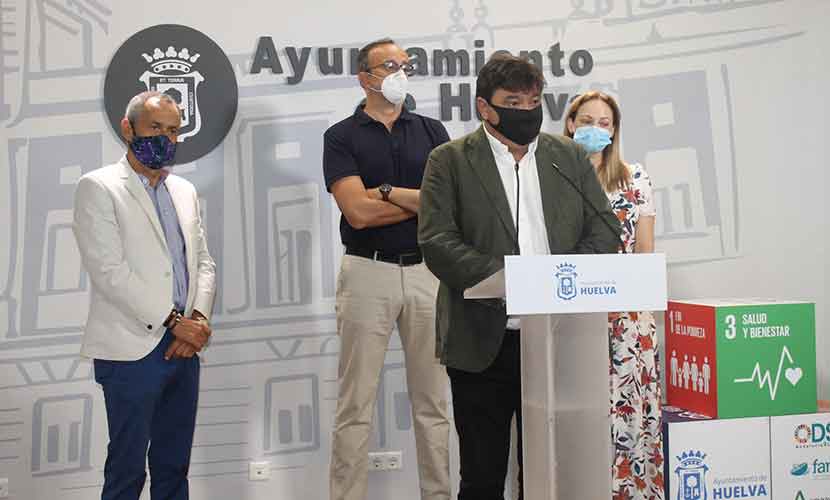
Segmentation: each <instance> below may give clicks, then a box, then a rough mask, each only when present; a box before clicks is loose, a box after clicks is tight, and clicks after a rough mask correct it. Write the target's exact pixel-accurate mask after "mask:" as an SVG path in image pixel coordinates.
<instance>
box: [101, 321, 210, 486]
mask: <svg viewBox="0 0 830 500" xmlns="http://www.w3.org/2000/svg"><path fill="white" fill-rule="evenodd" d="M172 341H173V334H172V333H170V332H169V331H167V332H166V333H165V334H164V337H163V338H162V340H161V342H159V345H158V346H156V348H155V349H153V351H152V352H151V353H150V354H148V355H147V356H145V357H144V358H142V359H140V360H138V361H108V360H101V359H96V360H95V362H94V366H95V381H96V382H98V383H99V384H101V386H102V387H103V389H104V402H105V404H106V408H107V425H108V428H109V438H110V443H109V447H108V449H107V461H106V464H105V465H104V489H103V492H102V494H101V499H102V500H138V498H139V496H140V495H141V490H142V489H143V488H144V481H145V479H146V474H145V470H144V466H145V461H146V462H148V463H149V467H150V477H151V482H150V497H151V498H152V499H153V500H187V498H188V484H187V472H188V468H189V467H190V449H191V446H192V444H193V430H194V427H195V424H196V404H197V400H198V396H199V359H198V358H197V357H196V356H194V357H192V358H189V359H171V360H169V361H165V359H164V353H165V351H166V350H167V348H168V347H169V345H170V343H171V342H172ZM148 444H149V446H150V449H149V453H148V451H147V446H148Z"/></svg>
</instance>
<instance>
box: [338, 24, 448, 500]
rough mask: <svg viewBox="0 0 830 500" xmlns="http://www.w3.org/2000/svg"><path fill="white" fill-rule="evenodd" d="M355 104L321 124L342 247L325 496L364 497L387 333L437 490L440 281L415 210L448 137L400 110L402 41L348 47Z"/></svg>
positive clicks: (440, 495)
mask: <svg viewBox="0 0 830 500" xmlns="http://www.w3.org/2000/svg"><path fill="white" fill-rule="evenodd" d="M358 65H359V69H360V73H359V74H358V79H359V81H360V86H361V87H362V88H363V90H364V92H365V93H366V101H365V105H361V106H359V107H358V108H357V109H356V110H355V112H354V114H353V115H352V116H350V117H348V118H346V119H345V120H343V121H341V122H339V123H336V124H334V125H332V126H331V127H330V128H329V129H328V130H327V131H326V133H325V137H324V150H323V171H324V174H325V181H326V186H327V188H328V190H329V191H330V192H331V193H332V195H334V199H335V200H336V201H337V205H338V206H339V207H340V211H341V212H342V214H343V216H342V218H341V220H340V235H341V239H342V241H343V245H345V247H346V252H345V253H346V255H344V256H343V260H342V262H341V265H340V275H339V276H338V279H337V303H336V309H337V332H338V334H339V335H340V363H339V369H338V378H339V382H340V385H339V392H338V398H337V413H336V415H335V423H334V436H333V440H332V441H333V442H332V456H331V471H330V488H331V500H364V498H365V497H366V479H367V473H368V452H369V448H368V446H369V434H370V432H371V424H372V412H373V409H374V407H375V395H376V393H377V388H378V381H379V377H380V372H381V369H382V367H383V362H384V358H385V356H386V347H387V344H388V343H389V336H390V335H391V333H392V329H393V328H394V326H395V325H396V324H397V326H398V331H399V332H400V338H401V344H402V345H403V351H404V355H405V359H406V375H407V376H406V379H407V387H408V392H409V399H410V402H411V405H412V419H413V424H414V428H415V443H416V446H417V450H418V472H419V478H420V487H421V498H422V499H423V500H427V499H429V500H439V499H440V500H447V499H449V497H450V480H449V445H448V441H449V430H450V426H449V421H448V419H447V387H448V382H447V376H446V373H445V372H444V370H443V369H442V367H441V365H440V363H439V362H438V359H437V358H436V357H435V352H436V351H435V296H436V293H437V290H438V280H437V279H436V278H435V276H433V275H432V273H430V271H429V270H428V269H427V268H426V266H425V265H424V263H423V259H422V257H421V251H420V249H419V248H418V241H417V231H418V221H417V218H416V213H417V211H418V206H419V202H420V187H421V178H422V176H423V173H424V165H425V164H426V160H427V157H428V156H429V153H430V151H432V149H433V148H434V147H436V146H438V145H440V144H443V143H444V142H447V141H448V140H449V136H448V135H447V131H446V130H445V129H444V126H443V125H442V124H441V122H439V121H437V120H433V119H431V118H427V117H424V116H421V115H418V114H415V113H412V112H410V111H408V110H407V109H406V108H405V107H404V106H403V102H404V99H405V98H406V90H407V88H406V84H407V77H408V76H409V75H411V74H412V73H413V67H412V65H411V64H410V63H409V57H408V56H407V54H406V52H405V51H404V50H402V49H401V48H400V47H398V46H397V45H396V44H395V42H394V41H392V40H390V39H383V40H378V41H376V42H372V43H370V44H368V45H366V46H365V47H363V48H362V49H361V50H360V52H359V54H358Z"/></svg>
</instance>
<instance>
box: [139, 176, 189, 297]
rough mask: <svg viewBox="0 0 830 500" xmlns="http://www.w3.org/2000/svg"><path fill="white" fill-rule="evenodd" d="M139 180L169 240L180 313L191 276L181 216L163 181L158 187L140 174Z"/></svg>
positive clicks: (174, 288) (175, 295) (168, 246)
mask: <svg viewBox="0 0 830 500" xmlns="http://www.w3.org/2000/svg"><path fill="white" fill-rule="evenodd" d="M138 178H139V179H141V183H142V184H144V189H145V190H147V194H148V195H150V199H151V200H153V205H154V206H155V207H156V214H158V217H159V222H161V228H162V230H163V231H164V238H165V240H167V248H168V249H169V250H170V261H171V262H172V263H173V305H174V306H175V307H176V309H178V310H179V311H184V308H185V305H186V304H187V287H188V280H189V276H188V273H187V258H186V250H185V246H184V235H183V234H182V228H181V226H180V225H179V215H178V214H177V213H176V207H175V206H174V205H173V199H172V198H171V197H170V192H169V191H168V190H167V186H166V185H165V184H164V180H163V179H161V180H160V181H159V183H158V184H156V187H155V188H154V187H153V186H151V185H150V179H148V178H147V177H145V176H143V175H141V174H139V175H138Z"/></svg>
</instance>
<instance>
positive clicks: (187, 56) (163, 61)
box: [141, 45, 200, 73]
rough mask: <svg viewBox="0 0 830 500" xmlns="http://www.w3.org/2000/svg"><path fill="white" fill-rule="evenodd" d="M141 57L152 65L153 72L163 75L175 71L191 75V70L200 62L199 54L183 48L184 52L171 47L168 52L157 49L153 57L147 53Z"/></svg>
mask: <svg viewBox="0 0 830 500" xmlns="http://www.w3.org/2000/svg"><path fill="white" fill-rule="evenodd" d="M141 57H143V58H144V60H145V61H147V63H148V64H150V65H151V67H152V68H153V71H154V72H156V73H161V72H163V71H175V72H178V73H190V68H191V67H193V64H195V63H196V61H198V60H199V57H200V54H199V53H193V54H191V53H190V50H188V48H187V47H182V50H176V48H175V47H173V46H172V45H170V46H169V47H167V50H166V51H162V50H161V49H160V48H158V47H156V49H155V50H154V51H153V55H152V56H151V55H149V54H147V53H146V52H144V53H142V54H141Z"/></svg>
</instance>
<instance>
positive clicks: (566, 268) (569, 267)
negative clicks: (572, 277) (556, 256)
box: [556, 262, 576, 274]
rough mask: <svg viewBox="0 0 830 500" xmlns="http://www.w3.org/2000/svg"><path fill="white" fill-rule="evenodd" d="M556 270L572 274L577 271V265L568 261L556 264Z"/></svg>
mask: <svg viewBox="0 0 830 500" xmlns="http://www.w3.org/2000/svg"><path fill="white" fill-rule="evenodd" d="M556 271H557V272H558V273H562V274H571V273H575V272H576V266H575V265H573V264H568V263H567V262H563V263H561V264H559V265H557V266H556Z"/></svg>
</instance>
